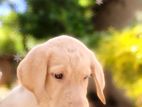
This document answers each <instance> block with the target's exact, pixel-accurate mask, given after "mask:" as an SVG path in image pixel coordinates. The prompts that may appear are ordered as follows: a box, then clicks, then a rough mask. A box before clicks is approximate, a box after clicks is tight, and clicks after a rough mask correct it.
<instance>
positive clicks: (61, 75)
mask: <svg viewBox="0 0 142 107" xmlns="http://www.w3.org/2000/svg"><path fill="white" fill-rule="evenodd" d="M54 77H55V78H56V79H63V74H62V73H60V74H55V75H54Z"/></svg>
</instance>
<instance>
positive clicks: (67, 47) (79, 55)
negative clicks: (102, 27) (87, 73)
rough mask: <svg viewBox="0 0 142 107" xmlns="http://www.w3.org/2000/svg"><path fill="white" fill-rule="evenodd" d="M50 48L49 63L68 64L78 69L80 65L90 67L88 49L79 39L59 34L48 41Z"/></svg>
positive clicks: (80, 67)
mask: <svg viewBox="0 0 142 107" xmlns="http://www.w3.org/2000/svg"><path fill="white" fill-rule="evenodd" d="M48 44H49V46H50V48H51V50H52V55H51V56H52V57H51V60H50V61H51V62H50V63H51V65H63V66H69V67H71V68H74V69H76V70H78V71H79V69H82V67H84V68H87V67H90V66H89V65H90V62H91V61H90V52H89V49H88V48H87V47H86V46H85V45H84V44H83V43H81V42H80V41H78V40H76V39H74V38H72V37H68V36H67V37H66V36H60V37H57V38H54V39H51V40H50V41H48Z"/></svg>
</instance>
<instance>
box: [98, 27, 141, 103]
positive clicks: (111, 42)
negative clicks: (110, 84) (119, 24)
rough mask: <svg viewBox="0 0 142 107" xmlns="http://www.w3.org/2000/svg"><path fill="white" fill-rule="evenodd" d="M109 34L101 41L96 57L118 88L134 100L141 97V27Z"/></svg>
mask: <svg viewBox="0 0 142 107" xmlns="http://www.w3.org/2000/svg"><path fill="white" fill-rule="evenodd" d="M110 32H111V33H110V34H111V35H112V36H106V37H105V39H103V40H102V42H101V43H102V44H101V45H100V47H99V50H98V55H100V58H101V59H102V63H103V64H104V68H105V69H107V70H109V71H112V73H113V74H114V79H115V82H116V83H117V84H118V86H120V87H121V88H124V89H126V90H127V94H128V95H129V96H131V97H133V98H134V99H135V100H136V98H138V97H140V96H141V95H142V25H137V26H134V27H131V28H127V29H124V30H122V31H116V30H111V31H110Z"/></svg>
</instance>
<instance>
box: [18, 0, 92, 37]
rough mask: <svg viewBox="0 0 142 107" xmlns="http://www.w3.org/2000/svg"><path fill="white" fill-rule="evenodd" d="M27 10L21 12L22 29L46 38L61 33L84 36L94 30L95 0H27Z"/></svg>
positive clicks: (25, 32) (24, 32)
mask: <svg viewBox="0 0 142 107" xmlns="http://www.w3.org/2000/svg"><path fill="white" fill-rule="evenodd" d="M26 2H27V5H28V6H27V11H26V12H25V13H19V15H18V19H19V23H20V28H21V29H20V31H21V32H22V33H23V34H24V35H25V36H27V35H32V36H34V37H36V38H45V37H48V36H56V35H59V34H63V33H64V34H72V35H77V36H84V35H85V34H88V33H89V34H91V33H92V32H93V26H92V24H91V18H92V11H91V5H94V4H95V0H26Z"/></svg>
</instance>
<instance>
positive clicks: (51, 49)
mask: <svg viewBox="0 0 142 107" xmlns="http://www.w3.org/2000/svg"><path fill="white" fill-rule="evenodd" d="M17 74H18V78H19V80H20V82H21V84H22V85H23V86H24V87H25V88H27V89H28V90H29V91H31V92H32V93H33V94H34V95H35V97H36V99H37V102H38V103H39V107H57V106H58V107H88V102H87V98H86V94H87V85H88V78H89V77H90V75H92V77H93V79H94V81H95V83H96V88H97V94H98V97H99V98H100V99H101V101H102V102H104V103H105V98H104V95H103V89H104V86H105V82H104V75H103V71H102V67H101V66H100V64H99V63H98V61H97V59H96V58H95V56H94V55H93V54H92V52H91V51H90V50H89V49H88V48H87V47H85V46H84V45H83V44H82V43H81V42H79V41H78V40H76V39H74V38H71V37H68V36H59V37H57V38H54V39H51V40H49V41H48V42H46V43H44V44H42V45H39V46H37V47H35V48H33V49H32V50H31V51H30V52H29V53H28V54H27V56H26V57H25V58H24V59H23V60H22V61H21V63H20V64H19V66H18V73H17Z"/></svg>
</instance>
